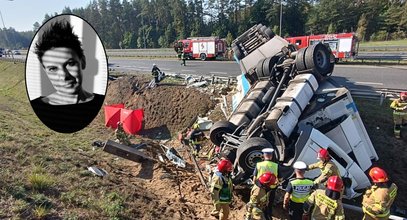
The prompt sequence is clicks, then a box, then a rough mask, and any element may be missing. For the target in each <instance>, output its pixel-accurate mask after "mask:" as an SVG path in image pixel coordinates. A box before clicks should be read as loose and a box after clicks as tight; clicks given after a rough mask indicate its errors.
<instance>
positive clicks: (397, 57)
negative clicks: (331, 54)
mask: <svg viewBox="0 0 407 220" xmlns="http://www.w3.org/2000/svg"><path fill="white" fill-rule="evenodd" d="M354 59H355V60H362V63H363V62H364V61H365V60H378V61H379V63H380V62H381V61H382V60H383V61H384V60H393V61H397V62H398V64H400V61H403V60H407V53H372V54H369V53H359V54H358V55H357V56H356V57H355V58H354Z"/></svg>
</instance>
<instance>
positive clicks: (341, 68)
mask: <svg viewBox="0 0 407 220" xmlns="http://www.w3.org/2000/svg"><path fill="white" fill-rule="evenodd" d="M153 63H155V64H156V65H157V66H158V67H159V68H160V69H161V70H162V71H164V72H166V73H181V74H191V75H206V76H208V75H212V74H213V75H216V76H237V75H239V74H240V69H239V65H238V64H237V63H235V62H233V61H199V60H187V62H186V64H187V65H186V66H185V67H184V66H181V65H180V64H181V62H180V61H178V60H158V59H157V60H151V59H145V60H142V59H124V58H111V59H109V66H110V68H111V69H112V70H116V71H122V72H132V71H135V72H150V71H151V68H152V65H153ZM332 76H333V78H334V79H335V80H336V81H337V82H338V83H339V84H340V85H343V86H346V87H347V88H350V89H370V88H394V89H407V66H402V65H393V66H368V65H349V64H337V65H335V69H334V72H333V74H332Z"/></svg>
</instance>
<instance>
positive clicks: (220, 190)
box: [211, 171, 233, 204]
mask: <svg viewBox="0 0 407 220" xmlns="http://www.w3.org/2000/svg"><path fill="white" fill-rule="evenodd" d="M232 190H233V184H232V180H231V178H229V177H227V176H225V175H224V174H222V173H221V172H219V171H216V172H215V173H214V174H213V176H212V181H211V193H212V200H213V201H214V203H215V204H229V203H231V202H232Z"/></svg>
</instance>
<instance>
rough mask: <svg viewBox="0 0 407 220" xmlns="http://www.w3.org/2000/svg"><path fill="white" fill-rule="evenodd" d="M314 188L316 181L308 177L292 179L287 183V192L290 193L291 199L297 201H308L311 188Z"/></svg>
mask: <svg viewBox="0 0 407 220" xmlns="http://www.w3.org/2000/svg"><path fill="white" fill-rule="evenodd" d="M313 188H314V182H313V181H312V180H310V179H307V178H301V179H300V178H294V179H291V180H290V182H289V183H288V185H287V188H286V192H288V193H289V194H290V200H291V201H293V202H295V203H304V202H305V201H307V199H308V197H309V195H310V194H311V190H312V189H313Z"/></svg>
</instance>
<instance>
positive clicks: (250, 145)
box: [236, 137, 274, 174]
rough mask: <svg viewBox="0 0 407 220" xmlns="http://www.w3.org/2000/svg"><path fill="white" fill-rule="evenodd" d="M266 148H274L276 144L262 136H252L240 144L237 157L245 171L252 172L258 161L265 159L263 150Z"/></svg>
mask: <svg viewBox="0 0 407 220" xmlns="http://www.w3.org/2000/svg"><path fill="white" fill-rule="evenodd" d="M264 148H274V146H273V145H272V144H270V142H268V141H267V140H266V139H264V138H261V137H252V138H249V139H247V140H245V141H243V143H242V144H240V146H239V148H238V149H237V153H236V159H237V160H238V161H239V166H240V167H241V168H242V169H243V170H244V171H245V173H248V174H252V173H253V171H254V168H255V167H256V163H257V162H260V161H262V160H263V153H262V152H261V150H262V149H264Z"/></svg>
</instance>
